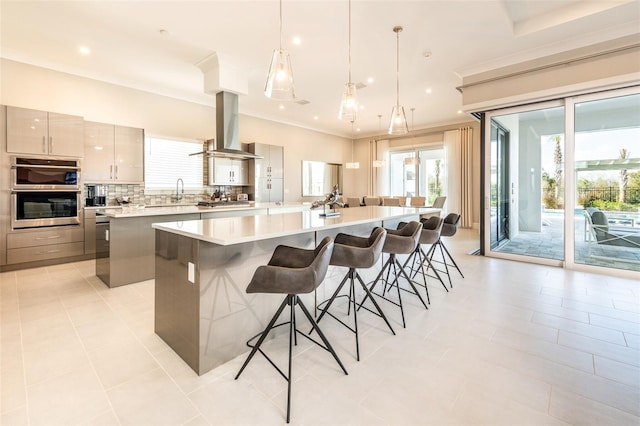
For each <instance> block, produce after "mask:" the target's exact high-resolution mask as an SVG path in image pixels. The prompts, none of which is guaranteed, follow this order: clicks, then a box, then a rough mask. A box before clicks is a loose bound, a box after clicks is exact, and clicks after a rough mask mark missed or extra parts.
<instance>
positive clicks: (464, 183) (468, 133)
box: [459, 127, 473, 228]
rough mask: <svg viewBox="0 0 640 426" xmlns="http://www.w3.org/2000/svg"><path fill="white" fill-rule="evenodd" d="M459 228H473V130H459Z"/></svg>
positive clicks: (465, 128) (464, 128)
mask: <svg viewBox="0 0 640 426" xmlns="http://www.w3.org/2000/svg"><path fill="white" fill-rule="evenodd" d="M459 131H460V172H461V176H460V216H461V218H460V226H462V227H463V228H471V227H472V226H473V186H472V185H473V177H472V175H471V174H472V170H473V128H471V127H463V128H461V129H460V130H459Z"/></svg>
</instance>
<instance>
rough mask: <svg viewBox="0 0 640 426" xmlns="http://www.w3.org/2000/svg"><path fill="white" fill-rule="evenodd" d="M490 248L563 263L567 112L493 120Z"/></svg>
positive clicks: (539, 111)
mask: <svg viewBox="0 0 640 426" xmlns="http://www.w3.org/2000/svg"><path fill="white" fill-rule="evenodd" d="M490 129H491V130H490V132H491V133H490V139H489V140H490V145H491V149H490V158H489V160H488V161H489V167H488V170H489V174H490V176H489V178H488V181H489V183H490V187H489V189H488V191H487V192H486V193H487V194H490V203H489V204H490V209H489V212H488V213H489V214H488V215H487V216H488V220H485V223H487V224H488V226H489V229H490V232H488V233H487V234H488V236H489V247H490V250H491V251H492V252H494V253H504V254H509V255H517V256H526V257H536V258H543V259H550V260H551V261H552V263H554V264H558V263H559V262H561V261H562V260H564V238H563V237H564V185H563V179H562V177H563V160H562V153H563V152H564V107H563V106H561V105H559V103H554V104H547V106H546V107H537V108H519V109H512V110H508V111H504V113H501V114H495V115H492V116H491V117H490Z"/></svg>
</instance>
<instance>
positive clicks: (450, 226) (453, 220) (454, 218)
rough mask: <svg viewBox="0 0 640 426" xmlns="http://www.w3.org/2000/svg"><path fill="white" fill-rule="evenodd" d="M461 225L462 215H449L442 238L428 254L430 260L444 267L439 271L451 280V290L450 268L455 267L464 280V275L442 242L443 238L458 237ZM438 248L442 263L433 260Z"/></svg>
mask: <svg viewBox="0 0 640 426" xmlns="http://www.w3.org/2000/svg"><path fill="white" fill-rule="evenodd" d="M459 223H460V215H459V214H458V213H449V214H448V215H447V216H446V217H445V218H444V221H443V224H442V232H440V238H438V242H437V243H435V244H434V245H432V246H431V248H430V249H429V251H428V252H427V255H428V256H429V260H430V261H431V262H432V263H440V264H443V265H444V268H445V269H444V271H443V270H439V272H442V273H445V274H446V275H447V278H449V287H451V288H453V284H452V283H451V275H450V274H449V266H453V267H454V268H456V269H457V270H458V273H459V274H460V276H461V277H462V278H464V275H463V274H462V271H461V270H460V267H458V264H457V263H456V261H455V260H454V259H453V256H451V253H449V250H447V247H446V246H445V245H444V243H443V242H442V237H453V236H454V235H456V232H457V231H458V224H459ZM436 248H439V249H440V255H441V256H442V261H440V260H434V259H433V255H434V254H435V252H436Z"/></svg>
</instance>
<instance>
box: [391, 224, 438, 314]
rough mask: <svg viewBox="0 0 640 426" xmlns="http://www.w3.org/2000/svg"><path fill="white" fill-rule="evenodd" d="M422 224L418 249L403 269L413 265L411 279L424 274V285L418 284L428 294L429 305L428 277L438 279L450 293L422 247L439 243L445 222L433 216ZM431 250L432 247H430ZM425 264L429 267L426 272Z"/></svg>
mask: <svg viewBox="0 0 640 426" xmlns="http://www.w3.org/2000/svg"><path fill="white" fill-rule="evenodd" d="M420 223H422V230H421V231H420V241H419V244H418V245H417V246H416V249H415V250H414V251H413V253H411V255H409V257H408V258H407V260H406V261H405V262H404V265H402V266H403V267H406V266H407V265H408V264H409V263H411V268H410V270H411V278H415V277H416V275H418V272H421V273H422V280H423V283H419V282H416V284H417V285H420V286H422V287H424V289H425V291H426V293H427V303H429V304H430V303H431V300H430V298H429V289H428V287H427V277H431V278H436V279H438V281H440V284H442V286H443V287H444V289H445V290H446V291H447V292H449V289H448V288H447V286H446V284H445V283H444V281H443V280H442V277H441V276H440V274H439V273H438V270H437V269H436V268H435V267H434V266H433V264H432V263H431V259H429V257H428V256H427V254H426V253H425V251H424V250H423V248H422V246H424V245H427V244H429V245H431V246H433V244H435V243H437V242H438V240H439V239H440V232H441V230H442V225H443V220H442V219H441V218H440V217H437V216H431V217H430V218H428V219H420ZM398 226H404V222H400V224H399V225H398ZM430 248H431V247H430ZM425 264H426V266H427V268H426V271H425V268H424V267H425ZM430 269H432V270H433V275H431V274H429V270H430Z"/></svg>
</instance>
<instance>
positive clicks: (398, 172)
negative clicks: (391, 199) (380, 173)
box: [389, 148, 445, 204]
mask: <svg viewBox="0 0 640 426" xmlns="http://www.w3.org/2000/svg"><path fill="white" fill-rule="evenodd" d="M389 157H390V172H389V179H390V188H391V191H390V194H389V195H401V196H405V197H415V196H418V195H419V196H422V197H427V204H431V203H432V202H433V200H434V199H435V198H436V197H438V196H440V195H445V194H444V191H443V187H444V175H445V161H444V150H443V149H440V148H432V149H424V148H420V149H416V150H414V151H397V152H392V153H390V156H389Z"/></svg>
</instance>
